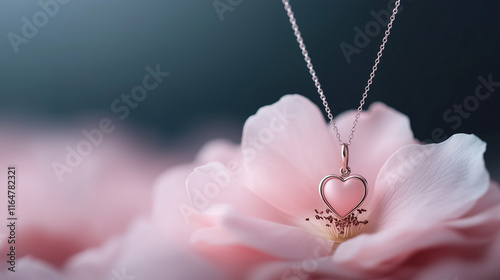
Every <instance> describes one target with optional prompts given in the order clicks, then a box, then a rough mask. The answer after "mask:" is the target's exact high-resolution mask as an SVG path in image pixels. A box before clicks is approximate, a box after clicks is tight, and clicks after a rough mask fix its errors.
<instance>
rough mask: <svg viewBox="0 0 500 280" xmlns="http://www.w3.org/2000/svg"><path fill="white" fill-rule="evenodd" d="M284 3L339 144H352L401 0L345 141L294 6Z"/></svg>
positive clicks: (394, 12) (395, 8)
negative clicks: (317, 74) (313, 61)
mask: <svg viewBox="0 0 500 280" xmlns="http://www.w3.org/2000/svg"><path fill="white" fill-rule="evenodd" d="M282 2H283V4H284V5H285V10H286V13H287V15H288V18H289V20H290V23H291V24H292V29H293V33H294V34H295V37H296V38H297V42H298V43H299V47H300V50H301V51H302V55H303V56H304V60H305V62H306V65H307V68H308V69H309V73H310V74H311V78H312V80H313V82H314V85H315V86H316V88H317V89H318V94H319V97H320V98H321V101H323V106H324V107H325V112H326V115H327V116H328V119H329V120H330V123H331V124H332V127H333V131H334V132H335V136H336V137H337V140H338V143H339V145H343V144H346V145H350V144H351V141H352V139H353V138H354V132H355V131H356V125H357V124H358V119H359V116H360V114H361V111H362V110H363V105H364V104H365V99H366V98H367V97H368V91H370V85H371V84H372V83H373V78H374V77H375V72H376V71H377V67H378V64H379V63H380V58H381V57H382V52H383V50H384V48H385V44H386V43H387V38H388V37H389V34H391V28H392V23H393V22H394V19H396V14H397V12H398V7H399V5H400V2H401V0H397V1H396V2H395V3H394V4H395V6H394V9H393V10H392V15H391V17H390V20H389V23H388V24H387V30H386V31H385V33H384V38H383V39H382V44H381V45H380V49H379V51H378V53H377V58H376V59H375V64H374V65H373V67H372V72H371V73H370V78H369V79H368V82H367V85H366V86H365V91H364V92H363V95H362V98H361V101H360V102H359V107H358V110H357V113H356V116H355V117H354V121H353V123H352V128H351V134H349V140H348V141H347V142H343V141H342V140H341V138H340V133H339V129H338V128H337V125H336V124H335V120H334V119H333V115H332V112H331V110H330V107H329V106H328V102H327V101H326V96H325V94H324V93H323V89H322V88H321V84H320V83H319V79H318V76H316V71H314V68H313V65H312V62H311V58H310V57H309V53H308V52H307V50H306V45H305V44H304V40H303V39H302V36H301V34H300V31H299V26H298V25H297V21H296V20H295V16H294V14H293V12H292V7H291V6H290V3H289V0H282Z"/></svg>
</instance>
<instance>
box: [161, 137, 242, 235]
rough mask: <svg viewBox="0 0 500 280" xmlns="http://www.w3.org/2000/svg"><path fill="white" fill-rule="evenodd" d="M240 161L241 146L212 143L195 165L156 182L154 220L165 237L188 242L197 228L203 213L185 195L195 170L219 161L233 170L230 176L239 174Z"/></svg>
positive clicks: (205, 148)
mask: <svg viewBox="0 0 500 280" xmlns="http://www.w3.org/2000/svg"><path fill="white" fill-rule="evenodd" d="M239 157H241V153H240V150H239V148H238V146H236V145H234V144H232V143H230V142H227V141H224V140H213V141H211V142H209V143H207V144H206V145H205V146H204V147H203V148H202V149H201V150H200V152H199V153H198V156H197V159H196V161H195V162H193V163H190V164H186V165H181V166H177V167H174V168H171V169H169V170H167V171H166V172H165V173H163V174H162V175H161V176H160V177H159V178H158V179H157V180H156V183H155V188H154V193H153V200H154V201H153V220H154V221H155V223H156V224H157V225H158V226H159V227H160V228H161V229H162V231H163V234H164V235H165V237H167V238H170V239H172V240H177V241H180V240H183V241H185V242H187V241H188V240H189V235H190V233H191V232H192V231H193V229H194V228H195V226H196V223H194V222H193V220H195V217H196V216H198V215H199V211H200V210H202V209H197V208H196V207H194V206H193V205H192V203H191V199H190V197H189V193H188V192H187V191H186V181H187V179H188V177H189V175H190V174H191V173H192V172H193V170H194V169H195V167H196V166H199V165H203V164H206V163H207V162H210V161H220V162H223V163H225V164H227V166H229V167H231V168H233V169H229V170H231V172H237V171H238V169H236V168H234V167H235V162H237V159H238V158H239ZM237 168H239V167H237Z"/></svg>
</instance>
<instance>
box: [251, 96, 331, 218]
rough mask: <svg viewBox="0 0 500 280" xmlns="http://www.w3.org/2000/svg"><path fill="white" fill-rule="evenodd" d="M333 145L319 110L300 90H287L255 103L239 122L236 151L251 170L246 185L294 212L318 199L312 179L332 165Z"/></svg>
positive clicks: (302, 210) (307, 211) (315, 204)
mask: <svg viewBox="0 0 500 280" xmlns="http://www.w3.org/2000/svg"><path fill="white" fill-rule="evenodd" d="M337 148H338V145H337V144H336V141H335V138H334V137H333V135H332V133H331V131H330V130H329V129H328V126H327V125H326V123H325V119H324V118H323V116H322V115H321V112H320V111H319V110H318V108H317V107H316V106H315V105H314V104H313V103H312V102H311V101H309V100H308V99H306V98H304V97H302V96H300V95H287V96H284V97H282V98H281V99H280V101H278V102H277V103H275V104H273V105H270V106H265V107H262V108H260V109H259V111H258V112H257V114H255V115H254V116H252V117H250V118H248V120H247V122H246V123H245V126H244V128H243V138H242V151H243V155H244V159H245V161H246V163H247V166H248V170H249V172H250V174H252V178H250V180H252V184H251V186H250V187H251V188H252V189H253V190H254V191H255V192H256V193H257V194H258V195H260V196H261V197H263V198H264V199H266V200H268V201H269V202H270V203H271V204H273V205H275V206H276V207H278V208H279V209H281V210H282V211H284V212H286V213H289V214H291V215H294V216H297V217H300V216H305V215H308V214H310V213H311V211H313V210H314V209H315V208H317V207H318V206H321V205H322V202H321V200H320V198H319V196H318V193H317V188H318V184H319V182H320V181H321V179H322V178H323V177H324V176H325V175H326V174H328V173H331V172H332V171H333V172H335V171H336V170H337V166H339V164H340V158H339V157H337V155H338V151H337ZM332 168H333V169H332Z"/></svg>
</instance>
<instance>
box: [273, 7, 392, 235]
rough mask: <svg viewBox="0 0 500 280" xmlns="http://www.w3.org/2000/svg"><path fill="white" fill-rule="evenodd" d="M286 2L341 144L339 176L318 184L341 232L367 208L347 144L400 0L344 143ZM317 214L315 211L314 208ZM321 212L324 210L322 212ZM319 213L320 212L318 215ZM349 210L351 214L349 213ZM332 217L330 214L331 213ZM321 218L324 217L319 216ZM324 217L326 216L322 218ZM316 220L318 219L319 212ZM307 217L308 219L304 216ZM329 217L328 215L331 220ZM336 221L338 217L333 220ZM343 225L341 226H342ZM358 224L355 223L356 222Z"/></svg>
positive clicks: (363, 185)
mask: <svg viewBox="0 0 500 280" xmlns="http://www.w3.org/2000/svg"><path fill="white" fill-rule="evenodd" d="M282 2H283V4H284V5H285V10H286V12H287V15H288V18H289V20H290V23H291V24H292V29H293V32H294V34H295V37H296V38H297V42H298V43H299V47H300V50H301V51H302V55H303V56H304V60H305V62H306V64H307V68H308V69H309V73H310V74H311V77H312V80H313V81H314V85H315V86H316V88H317V91H318V94H319V96H320V98H321V100H322V101H323V106H324V107H325V112H326V115H327V116H328V119H329V120H330V124H331V125H332V128H333V132H334V133H335V136H336V137H337V142H338V144H339V145H341V157H342V167H340V175H327V176H325V177H324V178H323V180H321V182H320V184H319V194H320V196H321V199H322V200H323V202H324V203H325V204H326V206H327V207H328V209H327V214H329V210H330V211H331V212H332V213H333V214H335V215H336V216H337V217H338V218H340V221H339V223H340V224H341V226H340V227H338V226H337V222H336V226H337V229H338V230H339V231H340V232H341V233H343V232H342V231H343V230H344V229H345V228H346V227H349V225H348V224H346V222H347V223H350V222H353V223H354V224H355V223H358V224H359V222H358V221H357V220H356V219H355V217H354V215H355V213H353V212H354V211H355V210H358V213H362V212H364V211H366V210H364V209H358V208H359V207H360V206H361V204H362V203H363V202H364V201H365V199H366V196H367V195H368V182H367V181H366V179H365V178H364V177H363V176H361V175H354V174H353V175H351V168H350V167H349V145H350V144H351V141H352V139H353V138H354V132H355V131H356V125H357V124H358V119H359V116H360V114H361V111H362V110H363V105H364V104H365V99H366V98H367V97H368V91H369V90H370V85H371V84H372V82H373V78H374V77H375V72H376V71H377V67H378V64H379V63H380V58H381V57H382V51H383V50H384V48H385V44H386V43H387V38H388V37H389V34H390V33H391V28H392V24H393V22H394V19H395V18H396V14H397V12H398V7H399V5H400V2H401V0H397V1H396V2H395V7H394V9H393V10H392V15H391V17H390V18H389V23H388V24H387V30H386V31H385V34H384V38H383V39H382V44H381V45H380V50H379V51H378V53H377V58H376V59H375V64H374V65H373V67H372V72H371V73H370V78H369V79H368V82H367V85H366V87H365V90H364V92H363V95H362V98H361V101H360V102H359V107H358V109H357V113H356V115H355V117H354V122H353V124H352V128H351V133H350V134H349V138H348V140H347V142H343V141H342V140H341V137H340V133H339V130H338V128H337V126H336V124H335V120H334V119H333V114H332V112H331V110H330V107H329V106H328V102H327V101H326V96H325V94H324V93H323V89H322V88H321V84H320V83H319V80H318V77H317V75H316V71H314V68H313V65H312V62H311V58H310V57H309V54H308V52H307V50H306V45H305V44H304V40H303V39H302V36H301V34H300V31H299V27H298V25H297V22H296V20H295V16H294V14H293V12H292V7H291V6H290V3H289V0H282ZM316 212H317V213H318V211H317V210H316ZM321 213H323V212H322V211H321ZM321 213H320V214H321ZM351 213H352V216H351ZM330 217H331V216H330ZM320 218H323V217H320ZM325 218H327V217H325ZM316 219H318V220H319V218H318V215H317V216H316ZM306 220H308V219H306ZM331 221H332V218H330V222H331ZM335 221H337V219H335ZM342 225H344V226H342ZM355 225H356V226H357V224H355Z"/></svg>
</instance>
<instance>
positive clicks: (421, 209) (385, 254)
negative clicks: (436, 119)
mask: <svg viewBox="0 0 500 280" xmlns="http://www.w3.org/2000/svg"><path fill="white" fill-rule="evenodd" d="M485 146H486V145H485V143H484V142H482V141H481V140H479V139H478V138H477V137H475V136H473V135H464V134H458V135H454V136H452V137H451V138H450V139H448V140H447V141H445V142H443V143H440V144H431V145H425V146H421V145H410V146H407V147H404V148H402V149H401V150H399V151H398V152H397V153H395V154H394V155H393V156H392V157H391V158H390V159H389V160H388V161H387V162H386V164H385V165H384V166H383V167H382V169H381V171H380V174H379V176H378V178H377V182H376V185H375V190H374V191H373V196H374V198H373V200H372V205H371V209H374V211H373V212H372V215H371V216H370V223H371V224H372V227H371V230H372V231H373V232H374V233H373V234H369V235H366V234H365V235H360V236H358V237H356V238H354V239H352V240H349V241H347V242H345V243H344V244H342V245H341V246H339V248H338V250H337V252H336V254H335V255H334V259H335V260H336V261H338V262H343V263H350V264H351V265H353V266H358V267H362V268H365V269H375V268H377V269H379V270H380V269H388V267H390V266H395V265H397V263H400V262H402V261H403V260H404V259H405V258H407V257H408V256H410V255H411V254H413V253H414V252H416V251H417V250H419V249H422V248H426V247H431V246H434V245H437V244H446V243H450V242H455V243H460V242H465V241H464V240H463V237H461V236H460V235H457V233H456V231H453V230H442V231H439V230H435V228H436V227H437V226H438V225H440V224H442V223H444V222H447V221H451V220H453V219H457V218H459V217H461V216H462V215H464V214H465V213H467V211H469V210H470V209H472V207H473V206H474V204H475V203H476V201H477V200H478V199H479V198H480V197H482V196H483V195H484V194H485V193H486V191H487V190H488V187H489V175H488V173H487V171H486V169H485V166H484V161H483V158H482V154H483V152H484V151H485ZM373 224H375V226H373ZM438 233H439V234H438ZM389 260H390V262H389Z"/></svg>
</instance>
